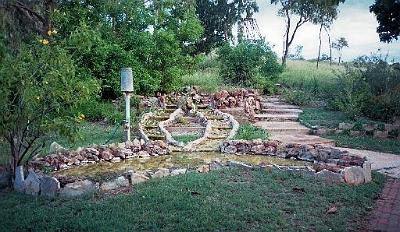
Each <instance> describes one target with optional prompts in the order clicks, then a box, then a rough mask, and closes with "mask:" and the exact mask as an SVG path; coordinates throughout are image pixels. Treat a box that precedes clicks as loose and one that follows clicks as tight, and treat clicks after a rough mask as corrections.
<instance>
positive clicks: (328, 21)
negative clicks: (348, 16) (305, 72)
mask: <svg viewBox="0 0 400 232" xmlns="http://www.w3.org/2000/svg"><path fill="white" fill-rule="evenodd" d="M343 2H344V0H339V1H338V0H330V1H320V2H319V3H318V4H319V7H318V8H319V9H320V13H319V15H318V22H319V23H320V28H319V35H318V39H319V46H318V58H317V68H318V66H319V61H320V56H321V45H322V36H321V33H322V29H323V28H324V29H325V31H326V32H327V34H328V37H329V48H330V50H331V43H330V34H329V29H330V26H331V25H332V23H333V21H334V20H335V19H336V18H337V14H338V7H339V4H340V3H343Z"/></svg>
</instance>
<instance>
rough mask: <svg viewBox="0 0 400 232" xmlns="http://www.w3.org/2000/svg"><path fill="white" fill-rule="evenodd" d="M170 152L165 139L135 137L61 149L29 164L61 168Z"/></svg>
mask: <svg viewBox="0 0 400 232" xmlns="http://www.w3.org/2000/svg"><path fill="white" fill-rule="evenodd" d="M169 153H170V151H169V148H168V145H167V144H166V143H164V142H163V141H154V142H148V143H145V142H144V140H138V139H134V140H133V141H132V142H126V143H116V144H109V145H101V146H94V147H88V148H78V149H77V150H73V151H61V152H57V153H54V154H51V155H48V156H45V157H37V158H35V159H33V160H32V161H30V162H29V164H28V166H29V167H30V168H33V169H34V170H42V169H50V170H55V171H56V170H61V169H67V168H72V167H76V166H81V165H88V164H95V163H99V162H120V161H123V160H126V159H133V158H141V157H150V156H161V155H168V154H169Z"/></svg>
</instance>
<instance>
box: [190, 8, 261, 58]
mask: <svg viewBox="0 0 400 232" xmlns="http://www.w3.org/2000/svg"><path fill="white" fill-rule="evenodd" d="M196 3H197V4H196V5H197V7H196V13H197V14H198V17H199V19H200V20H201V24H202V25H203V26H204V33H203V35H202V37H201V39H200V40H199V41H198V43H197V44H196V53H209V52H210V51H211V50H212V49H214V48H216V47H218V46H221V45H223V44H224V43H226V42H228V41H229V40H231V39H233V34H232V28H233V27H234V25H235V24H237V23H240V22H241V21H242V20H244V19H245V18H246V17H251V16H252V15H253V14H254V13H255V12H258V6H257V3H256V1H254V0H233V1H213V0H196Z"/></svg>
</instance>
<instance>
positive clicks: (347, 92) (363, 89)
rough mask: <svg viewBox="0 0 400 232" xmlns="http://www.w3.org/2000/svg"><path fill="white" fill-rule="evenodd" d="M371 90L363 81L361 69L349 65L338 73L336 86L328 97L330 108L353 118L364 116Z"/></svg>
mask: <svg viewBox="0 0 400 232" xmlns="http://www.w3.org/2000/svg"><path fill="white" fill-rule="evenodd" d="M369 98H370V91H369V87H368V85H367V84H366V83H365V82H364V81H363V79H362V75H361V73H360V71H359V70H357V69H353V68H350V67H347V69H346V71H345V72H343V73H341V74H340V75H338V78H337V84H336V88H335V89H332V91H331V94H330V96H329V99H328V103H329V106H330V108H332V109H338V110H340V111H342V112H344V113H345V114H346V115H347V116H349V117H350V118H352V119H355V118H358V117H361V116H362V111H363V109H364V108H365V107H366V104H367V102H368V99H369Z"/></svg>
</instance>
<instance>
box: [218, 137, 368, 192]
mask: <svg viewBox="0 0 400 232" xmlns="http://www.w3.org/2000/svg"><path fill="white" fill-rule="evenodd" d="M220 149H221V152H223V153H228V154H236V153H240V154H243V155H268V156H277V157H280V158H285V159H296V160H302V161H307V162H311V163H312V165H311V169H312V171H313V172H314V173H315V174H316V175H324V176H329V177H332V178H333V177H334V176H336V177H335V178H336V179H337V180H342V181H345V182H346V183H349V184H362V183H368V182H369V181H371V164H370V163H369V162H367V161H366V159H365V158H361V157H358V156H352V155H350V154H349V153H348V152H347V151H341V150H339V149H336V148H334V147H326V146H322V145H302V144H286V145H282V144H281V143H280V142H278V141H262V140H253V141H247V140H232V141H226V142H224V143H222V145H221V147H220Z"/></svg>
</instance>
